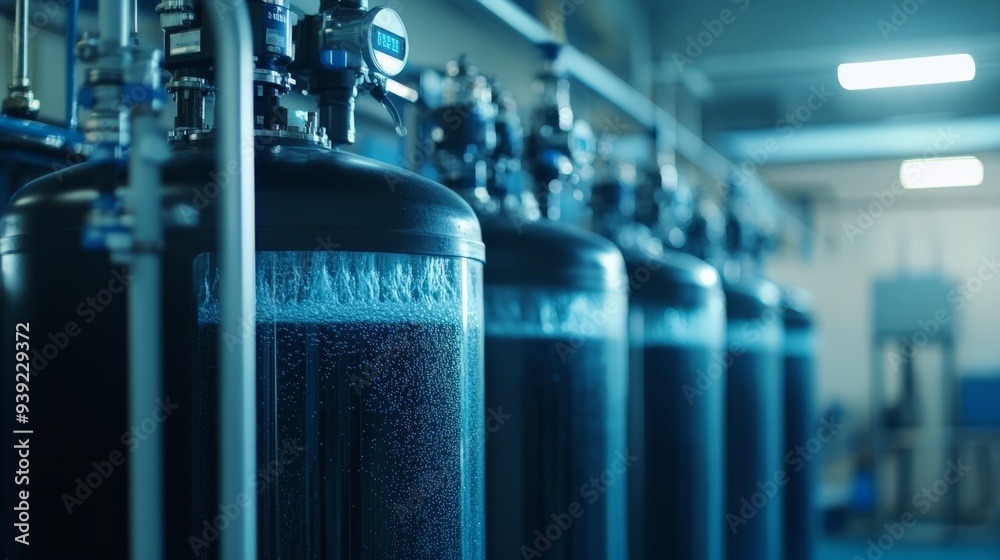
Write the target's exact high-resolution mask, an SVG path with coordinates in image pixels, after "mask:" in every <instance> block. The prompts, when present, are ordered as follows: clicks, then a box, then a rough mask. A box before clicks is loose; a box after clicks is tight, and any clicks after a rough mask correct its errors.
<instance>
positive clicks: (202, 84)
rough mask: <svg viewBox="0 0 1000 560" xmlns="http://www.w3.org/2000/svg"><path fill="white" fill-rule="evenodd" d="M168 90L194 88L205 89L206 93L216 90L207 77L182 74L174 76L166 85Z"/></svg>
mask: <svg viewBox="0 0 1000 560" xmlns="http://www.w3.org/2000/svg"><path fill="white" fill-rule="evenodd" d="M165 88H166V90H167V91H176V90H182V89H193V90H199V91H203V92H205V93H212V92H214V91H215V86H213V85H212V84H210V83H208V80H206V79H205V78H196V77H194V76H180V77H177V78H174V79H173V80H171V81H169V82H167V85H166V86H165Z"/></svg>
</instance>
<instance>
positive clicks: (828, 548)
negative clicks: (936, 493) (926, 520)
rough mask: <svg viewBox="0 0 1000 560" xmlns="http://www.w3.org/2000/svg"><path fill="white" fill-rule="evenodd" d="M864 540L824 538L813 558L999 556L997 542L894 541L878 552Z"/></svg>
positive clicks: (983, 559) (976, 559) (980, 559)
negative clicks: (924, 542)
mask: <svg viewBox="0 0 1000 560" xmlns="http://www.w3.org/2000/svg"><path fill="white" fill-rule="evenodd" d="M869 548H870V547H869V545H868V543H866V542H863V541H824V542H823V543H821V544H820V546H819V549H818V554H817V557H816V560H1000V542H996V543H993V544H937V545H932V544H922V543H904V542H897V543H894V544H893V545H892V547H891V548H889V549H888V550H887V551H885V552H884V553H883V555H882V556H879V555H878V553H879V552H882V551H881V550H877V551H872V552H871V553H869Z"/></svg>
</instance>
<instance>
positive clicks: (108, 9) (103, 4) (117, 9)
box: [97, 0, 132, 47]
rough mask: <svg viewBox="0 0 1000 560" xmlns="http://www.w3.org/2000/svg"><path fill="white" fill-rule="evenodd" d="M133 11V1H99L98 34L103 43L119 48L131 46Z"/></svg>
mask: <svg viewBox="0 0 1000 560" xmlns="http://www.w3.org/2000/svg"><path fill="white" fill-rule="evenodd" d="M131 11H132V3H131V0H98V3H97V32H98V33H99V37H100V40H101V42H103V43H114V44H115V45H117V46H119V47H125V46H126V45H128V44H129V42H128V41H129V30H130V28H131V23H132V18H131V17H130V15H129V12H131Z"/></svg>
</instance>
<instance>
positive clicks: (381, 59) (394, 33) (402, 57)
mask: <svg viewBox="0 0 1000 560" xmlns="http://www.w3.org/2000/svg"><path fill="white" fill-rule="evenodd" d="M364 29H365V32H364V38H365V48H363V49H362V54H363V55H364V58H365V63H367V64H368V66H369V68H371V69H372V70H374V71H375V72H376V73H378V74H381V75H383V76H385V77H387V78H391V77H393V76H396V75H398V74H399V73H400V72H402V71H403V68H404V67H405V66H406V59H407V57H408V56H409V54H410V53H409V42H408V41H407V38H406V27H405V26H404V25H403V20H402V19H401V18H400V17H399V14H397V13H396V12H395V11H394V10H392V9H390V8H373V9H372V10H371V11H369V12H368V13H367V14H366V15H365V26H364Z"/></svg>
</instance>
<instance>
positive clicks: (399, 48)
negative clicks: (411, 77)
mask: <svg viewBox="0 0 1000 560" xmlns="http://www.w3.org/2000/svg"><path fill="white" fill-rule="evenodd" d="M373 27H374V28H375V41H374V43H375V44H374V47H375V50H377V51H379V52H384V53H385V54H388V55H391V56H394V57H396V58H398V59H400V60H403V59H404V58H406V39H404V38H402V37H400V36H399V35H396V34H395V33H391V32H389V31H386V30H385V29H382V28H381V27H379V26H377V25H376V26H373Z"/></svg>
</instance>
